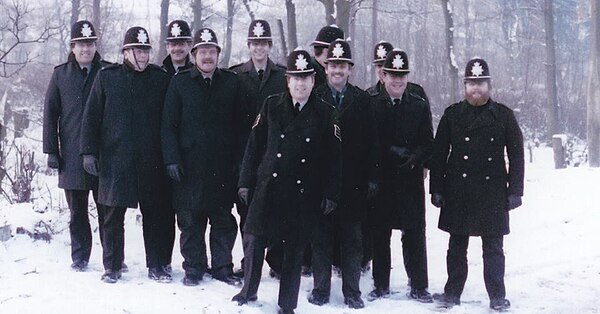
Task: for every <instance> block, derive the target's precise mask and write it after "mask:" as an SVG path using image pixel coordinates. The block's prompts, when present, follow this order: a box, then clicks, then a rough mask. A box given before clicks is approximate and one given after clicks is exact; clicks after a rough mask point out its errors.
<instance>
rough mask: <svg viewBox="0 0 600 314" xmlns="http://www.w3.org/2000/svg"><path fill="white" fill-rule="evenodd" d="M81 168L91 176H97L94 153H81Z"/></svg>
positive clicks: (98, 170)
mask: <svg viewBox="0 0 600 314" xmlns="http://www.w3.org/2000/svg"><path fill="white" fill-rule="evenodd" d="M83 170H85V172H87V173H89V174H91V175H93V176H98V172H100V166H99V165H98V158H96V156H94V155H83Z"/></svg>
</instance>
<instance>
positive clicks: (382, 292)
mask: <svg viewBox="0 0 600 314" xmlns="http://www.w3.org/2000/svg"><path fill="white" fill-rule="evenodd" d="M389 296H390V289H389V288H375V289H374V290H373V291H371V292H369V294H368V295H367V300H369V301H375V300H377V299H380V298H387V297H389Z"/></svg>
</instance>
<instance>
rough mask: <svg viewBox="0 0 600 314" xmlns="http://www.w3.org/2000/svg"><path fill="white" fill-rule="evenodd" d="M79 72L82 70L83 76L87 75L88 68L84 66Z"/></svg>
mask: <svg viewBox="0 0 600 314" xmlns="http://www.w3.org/2000/svg"><path fill="white" fill-rule="evenodd" d="M81 72H83V77H87V76H88V68H86V67H84V68H83V69H81Z"/></svg>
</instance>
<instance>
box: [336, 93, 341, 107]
mask: <svg viewBox="0 0 600 314" xmlns="http://www.w3.org/2000/svg"><path fill="white" fill-rule="evenodd" d="M335 102H336V104H337V107H338V108H340V107H341V106H342V93H340V92H335Z"/></svg>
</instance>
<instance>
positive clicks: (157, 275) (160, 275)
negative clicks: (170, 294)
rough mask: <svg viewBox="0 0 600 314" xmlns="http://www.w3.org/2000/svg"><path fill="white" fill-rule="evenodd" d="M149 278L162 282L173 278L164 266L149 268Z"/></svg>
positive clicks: (167, 281)
mask: <svg viewBox="0 0 600 314" xmlns="http://www.w3.org/2000/svg"><path fill="white" fill-rule="evenodd" d="M148 278H150V279H152V280H154V281H157V282H161V283H169V282H171V281H172V280H173V278H172V277H171V275H169V273H167V272H166V271H165V269H164V268H163V267H152V268H149V269H148Z"/></svg>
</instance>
